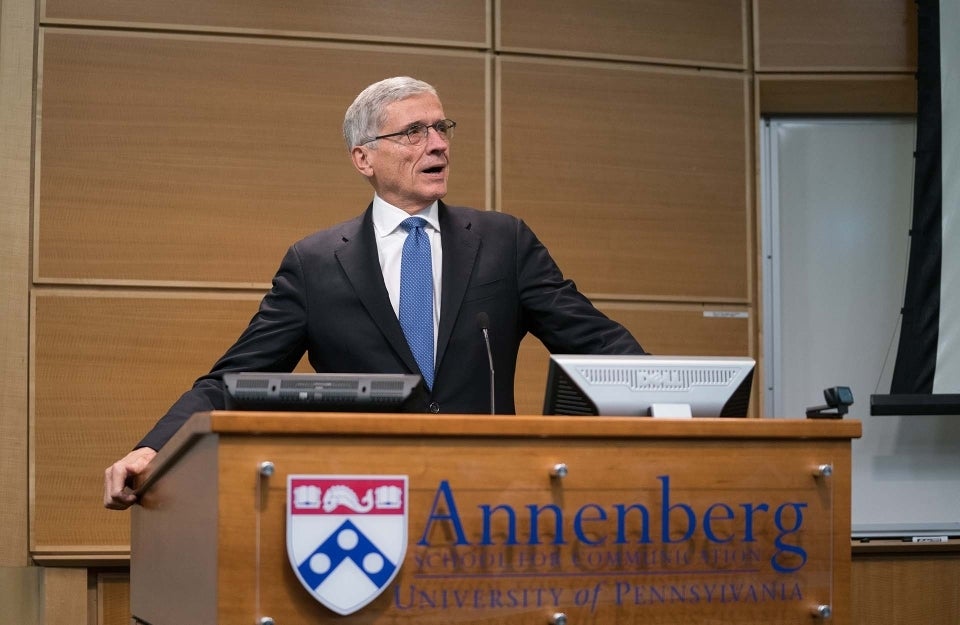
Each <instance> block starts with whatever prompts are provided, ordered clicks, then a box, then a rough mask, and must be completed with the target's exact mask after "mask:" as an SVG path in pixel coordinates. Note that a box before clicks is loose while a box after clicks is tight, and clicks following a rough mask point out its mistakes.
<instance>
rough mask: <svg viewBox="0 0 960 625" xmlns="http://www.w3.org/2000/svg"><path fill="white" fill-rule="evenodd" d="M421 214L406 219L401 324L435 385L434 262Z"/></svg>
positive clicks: (425, 375) (423, 370) (429, 384)
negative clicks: (431, 257)
mask: <svg viewBox="0 0 960 625" xmlns="http://www.w3.org/2000/svg"><path fill="white" fill-rule="evenodd" d="M426 225H427V222H426V220H424V219H422V218H420V217H410V218H408V219H404V220H403V221H402V222H401V223H400V226H401V227H402V228H403V229H404V230H406V231H407V238H406V240H405V241H404V242H403V256H402V259H401V261H400V315H399V316H400V327H402V328H403V333H404V335H406V337H407V343H408V344H409V345H410V351H412V352H413V357H414V358H415V359H416V360H417V365H418V366H419V367H420V374H421V375H422V376H423V381H424V383H425V384H426V385H427V388H431V389H432V388H433V263H432V262H431V259H430V237H428V236H427V233H426V232H424V230H423V228H424V226H426Z"/></svg>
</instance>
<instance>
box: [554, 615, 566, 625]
mask: <svg viewBox="0 0 960 625" xmlns="http://www.w3.org/2000/svg"><path fill="white" fill-rule="evenodd" d="M550 625H567V615H566V614H564V613H563V612H554V614H553V616H551V617H550Z"/></svg>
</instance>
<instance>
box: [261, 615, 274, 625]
mask: <svg viewBox="0 0 960 625" xmlns="http://www.w3.org/2000/svg"><path fill="white" fill-rule="evenodd" d="M257 625H273V619H272V618H270V617H269V616H261V617H260V620H259V621H257Z"/></svg>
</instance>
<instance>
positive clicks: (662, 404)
mask: <svg viewBox="0 0 960 625" xmlns="http://www.w3.org/2000/svg"><path fill="white" fill-rule="evenodd" d="M755 364H756V363H755V361H754V360H753V359H752V358H734V357H722V356H697V357H693V356H582V355H566V354H553V355H551V356H550V366H549V370H548V372H547V392H546V397H545V399H544V405H543V414H545V415H604V416H652V417H745V416H747V408H748V407H749V405H750V390H751V386H752V384H753V370H754V365H755Z"/></svg>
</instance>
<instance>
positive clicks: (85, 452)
mask: <svg viewBox="0 0 960 625" xmlns="http://www.w3.org/2000/svg"><path fill="white" fill-rule="evenodd" d="M258 300H259V295H255V294H250V295H235V296H230V295H228V294H221V295H216V296H213V295H202V294H196V295H194V296H186V295H182V294H178V293H113V292H103V293H95V292H91V291H86V290H85V291H79V292H76V291H66V290H64V291H61V290H50V291H45V292H43V293H39V294H36V295H35V297H34V303H33V311H34V323H33V325H32V327H33V333H34V338H33V359H32V362H33V367H32V380H33V384H32V405H33V407H34V408H33V466H34V473H35V475H34V480H33V488H32V492H33V501H32V511H31V512H32V513H31V536H30V542H31V549H32V550H33V552H34V555H38V554H44V553H48V552H55V551H56V550H57V549H58V548H60V547H63V546H73V547H79V546H88V548H93V547H97V546H101V545H106V546H116V545H120V546H125V545H128V544H129V540H130V539H129V523H130V519H129V517H128V516H127V515H126V514H118V513H116V512H111V511H109V510H106V509H104V508H103V471H104V469H105V468H106V467H107V466H108V465H109V464H110V463H112V462H113V461H115V460H117V459H118V458H121V457H122V456H123V455H125V454H126V453H127V452H128V451H130V449H132V448H133V445H134V444H136V442H137V441H139V440H140V438H141V437H142V436H143V435H144V434H146V432H147V430H148V429H150V428H151V427H152V426H153V424H154V422H155V421H156V420H157V419H158V418H160V416H162V415H163V414H164V413H165V412H166V410H167V409H168V408H169V407H170V405H171V404H173V402H174V401H175V400H176V399H177V398H178V397H179V396H180V394H181V393H183V392H184V391H186V390H187V389H188V388H190V386H191V385H192V384H193V381H194V379H196V378H197V377H199V376H200V375H202V374H203V373H205V372H206V371H208V370H209V369H210V366H211V365H212V364H213V363H214V361H216V359H217V358H218V357H219V356H220V355H221V354H222V353H223V351H224V350H226V348H227V347H229V346H230V345H231V344H232V343H233V341H234V340H235V339H236V337H237V336H239V334H240V332H241V331H242V330H243V328H244V327H246V324H247V321H248V320H249V319H250V317H251V316H252V315H253V313H254V312H255V311H256V308H257V302H258ZM64 551H65V552H69V551H70V549H69V548H68V549H64Z"/></svg>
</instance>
